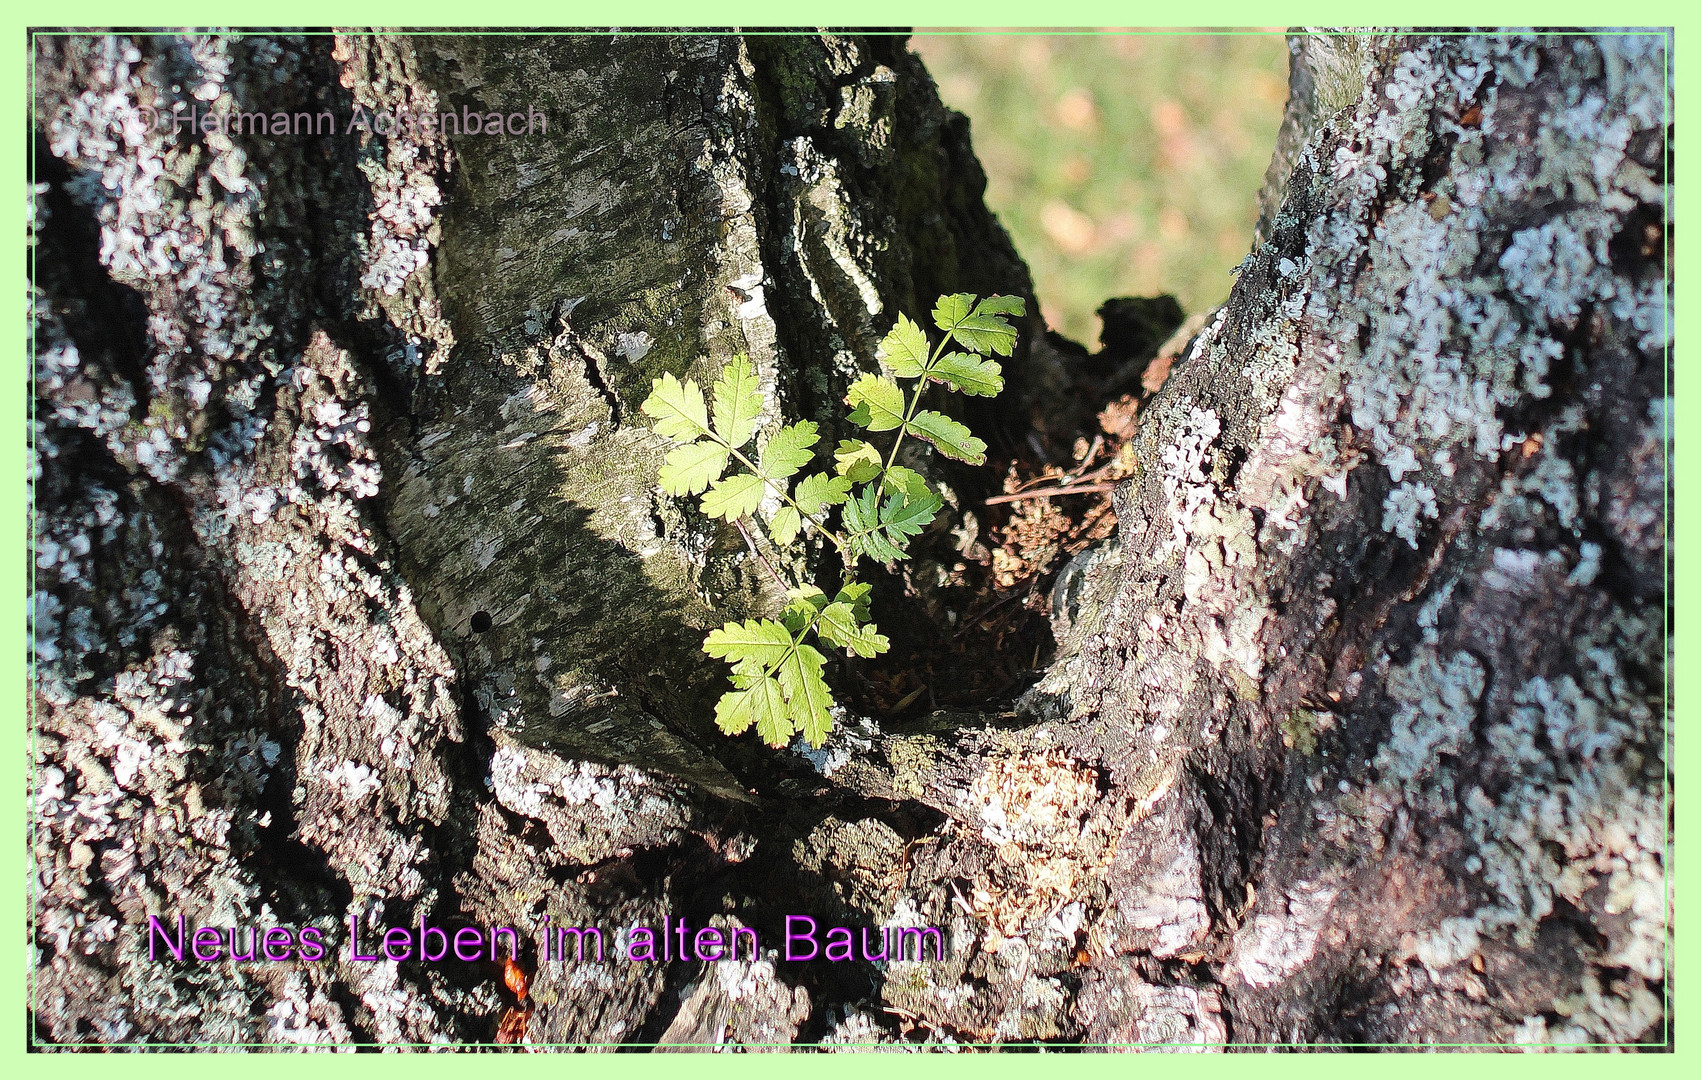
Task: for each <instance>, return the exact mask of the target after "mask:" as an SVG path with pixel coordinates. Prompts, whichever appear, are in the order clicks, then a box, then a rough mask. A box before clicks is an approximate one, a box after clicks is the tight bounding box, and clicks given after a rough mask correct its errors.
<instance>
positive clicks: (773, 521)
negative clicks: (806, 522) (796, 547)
mask: <svg viewBox="0 0 1701 1080" xmlns="http://www.w3.org/2000/svg"><path fill="white" fill-rule="evenodd" d="M801 528H803V519H802V518H800V517H798V516H797V511H796V510H795V509H793V508H792V507H791V506H789V505H788V506H782V507H780V508H779V509H778V510H775V511H774V514H773V516H772V517H770V518H769V519H768V535H769V536H770V537H771V538H772V539H773V541H774V543H776V544H779V545H782V546H783V545H785V544H789V543H791V542H792V541H793V540H796V539H797V533H798V530H799V529H801Z"/></svg>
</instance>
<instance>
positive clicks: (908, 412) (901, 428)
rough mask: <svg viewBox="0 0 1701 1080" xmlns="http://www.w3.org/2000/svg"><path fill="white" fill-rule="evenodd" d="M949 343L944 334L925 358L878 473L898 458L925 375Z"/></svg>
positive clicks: (931, 369) (922, 388) (881, 472)
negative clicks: (907, 405)
mask: <svg viewBox="0 0 1701 1080" xmlns="http://www.w3.org/2000/svg"><path fill="white" fill-rule="evenodd" d="M949 344H951V335H950V334H946V335H945V336H944V337H942V338H940V339H939V344H938V345H937V346H936V347H935V348H934V350H933V355H932V356H930V357H928V358H927V366H926V367H924V368H922V369H921V377H920V378H919V379H917V380H916V383H915V392H914V393H912V394H911V395H910V403H909V407H908V408H906V409H905V410H904V422H903V423H901V424H899V425H898V437H897V438H896V439H893V440H892V452H891V453H889V454H887V455H886V464H885V465H882V466H881V467H880V475H882V476H884V475H886V473H888V472H890V471H891V469H892V465H893V464H894V463H895V462H896V461H897V460H898V447H900V446H902V445H903V443H904V435H905V433H906V432H908V431H909V427H910V421H911V420H912V419H914V417H915V410H916V406H918V405H920V404H921V395H922V393H923V391H925V390H926V389H927V377H928V375H929V374H930V373H931V372H932V371H933V365H934V364H937V363H938V362H939V357H940V355H941V354H942V353H944V351H945V346H947V345H949Z"/></svg>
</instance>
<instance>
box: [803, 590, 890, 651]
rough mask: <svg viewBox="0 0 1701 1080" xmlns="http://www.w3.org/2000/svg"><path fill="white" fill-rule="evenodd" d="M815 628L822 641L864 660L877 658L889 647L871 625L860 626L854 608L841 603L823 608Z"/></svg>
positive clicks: (884, 638)
mask: <svg viewBox="0 0 1701 1080" xmlns="http://www.w3.org/2000/svg"><path fill="white" fill-rule="evenodd" d="M815 627H816V629H815V632H816V633H817V634H819V635H821V640H822V641H825V642H827V643H828V644H829V645H836V646H838V647H839V648H841V649H849V650H851V651H852V652H854V653H856V654H857V655H858V656H861V657H864V658H868V657H873V656H878V655H879V654H880V653H883V652H885V651H886V650H887V649H888V648H890V647H891V642H889V641H888V640H887V639H886V636H885V635H884V634H881V633H877V632H876V630H875V627H874V626H873V625H872V624H871V625H868V626H862V625H860V624H859V623H858V621H857V617H856V610H855V608H854V607H852V605H850V604H847V603H844V602H843V601H834V602H833V603H831V604H828V605H827V606H826V607H825V608H823V609H822V611H821V618H820V621H818V622H817V623H816V624H815Z"/></svg>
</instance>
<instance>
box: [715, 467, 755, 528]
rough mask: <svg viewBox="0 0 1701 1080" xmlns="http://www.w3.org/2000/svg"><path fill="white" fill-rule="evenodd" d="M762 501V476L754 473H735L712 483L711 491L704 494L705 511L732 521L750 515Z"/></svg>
mask: <svg viewBox="0 0 1701 1080" xmlns="http://www.w3.org/2000/svg"><path fill="white" fill-rule="evenodd" d="M761 502H762V478H761V477H760V476H757V475H756V474H754V473H747V472H741V473H734V474H733V475H731V476H729V477H727V478H725V479H724V480H716V481H715V482H714V483H713V484H712V485H710V487H709V493H708V494H707V495H704V496H703V513H705V514H707V515H709V516H710V517H718V518H725V519H726V520H728V521H732V520H734V519H736V518H741V517H749V516H750V515H751V514H753V513H755V512H756V507H757V506H759V505H761Z"/></svg>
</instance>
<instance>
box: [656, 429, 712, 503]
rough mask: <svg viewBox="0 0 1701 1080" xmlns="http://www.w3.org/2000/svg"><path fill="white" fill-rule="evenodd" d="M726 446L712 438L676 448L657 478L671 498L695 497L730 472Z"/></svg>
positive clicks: (668, 455) (670, 452)
mask: <svg viewBox="0 0 1701 1080" xmlns="http://www.w3.org/2000/svg"><path fill="white" fill-rule="evenodd" d="M726 461H727V453H726V447H724V446H722V445H721V444H720V443H718V442H714V441H712V440H710V439H702V440H700V441H698V442H693V443H686V444H685V445H684V446H676V447H674V448H673V449H672V450H669V451H668V452H667V460H666V461H665V462H663V463H662V467H661V475H660V476H659V477H658V478H657V479H658V481H659V482H660V484H661V489H662V490H663V491H665V492H667V493H668V494H669V495H695V494H697V493H698V492H700V491H702V490H703V489H704V488H706V487H708V486H709V484H710V483H711V482H712V481H715V480H719V479H720V478H721V473H722V472H724V471H726Z"/></svg>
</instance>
